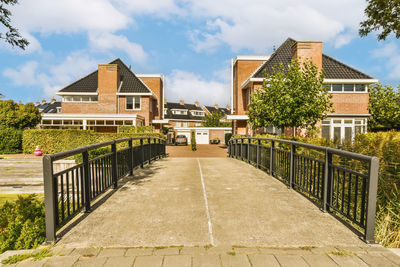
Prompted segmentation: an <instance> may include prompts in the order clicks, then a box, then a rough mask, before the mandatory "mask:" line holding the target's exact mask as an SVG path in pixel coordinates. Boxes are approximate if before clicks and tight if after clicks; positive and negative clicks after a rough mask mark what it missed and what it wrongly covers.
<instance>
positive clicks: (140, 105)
mask: <svg viewBox="0 0 400 267" xmlns="http://www.w3.org/2000/svg"><path fill="white" fill-rule="evenodd" d="M129 97H131V98H132V108H128V98H129ZM137 97H138V98H139V108H135V104H136V101H135V98H137ZM125 110H142V97H141V96H126V98H125Z"/></svg>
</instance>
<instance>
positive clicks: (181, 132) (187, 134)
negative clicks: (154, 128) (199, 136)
mask: <svg viewBox="0 0 400 267" xmlns="http://www.w3.org/2000/svg"><path fill="white" fill-rule="evenodd" d="M176 135H184V136H186V138H187V140H188V144H190V131H179V130H177V131H176Z"/></svg>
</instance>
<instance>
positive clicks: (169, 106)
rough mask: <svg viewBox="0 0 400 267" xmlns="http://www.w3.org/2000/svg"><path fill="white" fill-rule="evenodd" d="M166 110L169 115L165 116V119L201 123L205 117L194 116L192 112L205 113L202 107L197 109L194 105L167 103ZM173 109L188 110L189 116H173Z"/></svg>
mask: <svg viewBox="0 0 400 267" xmlns="http://www.w3.org/2000/svg"><path fill="white" fill-rule="evenodd" d="M164 108H165V109H166V111H167V114H165V115H164V118H165V119H173V120H193V121H201V120H203V118H204V116H194V115H192V113H191V112H190V110H198V111H203V110H202V109H201V107H200V106H199V107H197V106H196V105H194V104H184V105H181V104H180V103H171V102H167V103H166V104H164ZM171 109H186V110H187V114H186V115H181V114H172V111H171Z"/></svg>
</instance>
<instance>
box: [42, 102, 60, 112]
mask: <svg viewBox="0 0 400 267" xmlns="http://www.w3.org/2000/svg"><path fill="white" fill-rule="evenodd" d="M57 108H61V102H54V103H47V105H46V107H45V108H44V109H43V111H42V112H43V113H57Z"/></svg>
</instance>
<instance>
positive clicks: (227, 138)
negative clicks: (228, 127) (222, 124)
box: [225, 133, 232, 144]
mask: <svg viewBox="0 0 400 267" xmlns="http://www.w3.org/2000/svg"><path fill="white" fill-rule="evenodd" d="M231 137H232V133H226V134H225V144H228V142H229V140H230V139H231Z"/></svg>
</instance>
